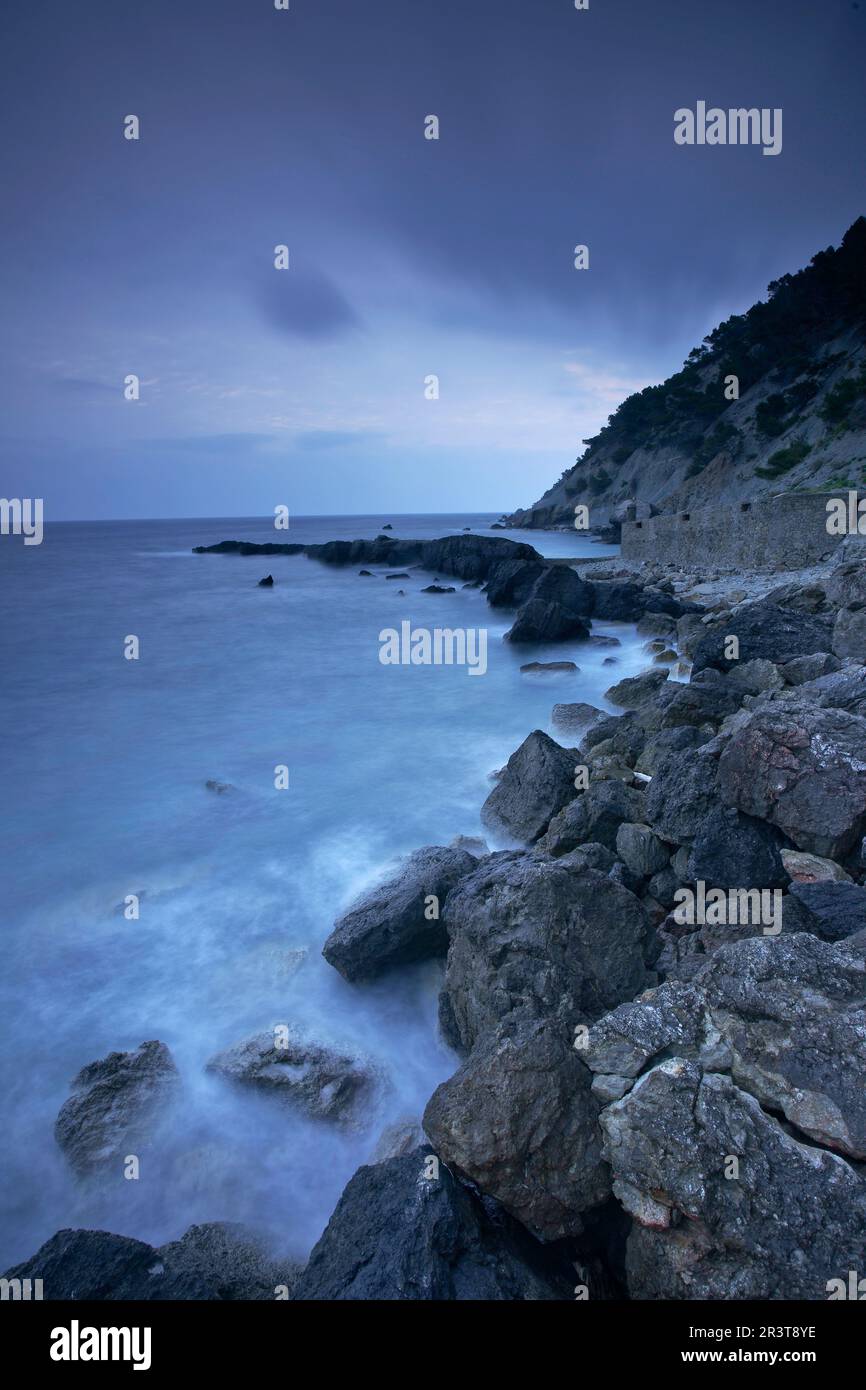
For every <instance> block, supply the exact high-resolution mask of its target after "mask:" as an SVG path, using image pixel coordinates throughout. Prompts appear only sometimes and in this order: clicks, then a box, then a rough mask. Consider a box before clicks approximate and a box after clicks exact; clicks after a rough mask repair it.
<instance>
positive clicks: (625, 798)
mask: <svg viewBox="0 0 866 1390" xmlns="http://www.w3.org/2000/svg"><path fill="white" fill-rule="evenodd" d="M643 815H644V793H643V792H641V791H637V790H636V789H635V788H634V787H629V786H626V785H625V783H624V782H621V781H618V780H616V779H610V780H604V781H598V782H596V781H593V782H590V785H589V786H588V787H587V789H586V791H585V792H584V793H583V794H582V795H581V796H577V797H575V799H574V800H573V801H570V802H569V803H568V805H567V806H566V807H564V809H563V810H562V811H560V812H559V814H558V815H556V816H554V817H553V820H552V821H551V822H550V825H549V827H548V830H547V834H546V835H545V836H544V837H543V838H542V839H541V840H539V842H538V848H539V849H543V850H544V851H546V853H547V854H551V855H553V856H554V857H557V856H559V855H562V854H570V853H571V851H572V850H573V849H577V847H578V845H583V844H587V843H589V842H590V841H592V842H594V843H596V844H601V845H604V846H605V847H606V848H607V849H615V848H616V837H617V835H618V833H619V828H620V826H621V825H622V824H623V823H624V822H626V821H642V820H643Z"/></svg>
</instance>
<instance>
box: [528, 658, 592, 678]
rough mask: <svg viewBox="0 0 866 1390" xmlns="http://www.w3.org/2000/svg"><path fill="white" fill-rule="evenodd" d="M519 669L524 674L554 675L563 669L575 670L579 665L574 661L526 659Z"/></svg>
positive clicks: (578, 668)
mask: <svg viewBox="0 0 866 1390" xmlns="http://www.w3.org/2000/svg"><path fill="white" fill-rule="evenodd" d="M520 669H521V671H522V672H523V673H524V674H525V675H544V674H545V673H548V674H550V675H556V674H562V672H563V671H568V672H569V673H570V672H572V671H574V672H577V671H579V670H580V667H579V666H578V665H577V664H576V663H575V662H574V661H528V662H526V664H525V665H523V666H521V668H520Z"/></svg>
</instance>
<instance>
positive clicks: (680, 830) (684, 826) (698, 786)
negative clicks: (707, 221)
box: [645, 748, 719, 845]
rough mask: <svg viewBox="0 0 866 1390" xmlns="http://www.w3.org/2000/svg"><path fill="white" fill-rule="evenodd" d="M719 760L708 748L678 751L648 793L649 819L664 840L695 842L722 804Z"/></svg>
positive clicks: (654, 778) (681, 842)
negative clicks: (719, 804)
mask: <svg viewBox="0 0 866 1390" xmlns="http://www.w3.org/2000/svg"><path fill="white" fill-rule="evenodd" d="M718 775H719V765H718V760H717V759H716V758H715V757H713V756H712V754H711V753H709V752H708V751H706V749H702V748H698V749H697V750H696V751H694V752H692V751H686V752H683V753H675V754H673V756H671V757H669V758H668V759H667V760H666V761H664V762H663V763H662V764H661V766H660V767H659V768H658V770H657V771H656V774H655V776H654V777H653V779H652V781H651V782H650V784H649V788H648V789H647V793H646V815H645V819H646V820H647V822H648V823H649V824H650V825H651V826H652V827H653V829H654V830H655V832H656V834H657V835H660V836H661V838H662V839H663V840H669V841H670V842H671V843H672V844H676V845H691V844H692V843H693V842H694V840H695V838H696V837H697V836H698V835H699V833H700V831H701V828H702V826H703V824H704V822H705V821H706V818H707V816H708V815H709V814H710V812H711V811H713V810H714V809H715V807H716V806H717V805H718V803H719V791H718Z"/></svg>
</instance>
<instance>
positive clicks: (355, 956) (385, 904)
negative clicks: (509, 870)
mask: <svg viewBox="0 0 866 1390" xmlns="http://www.w3.org/2000/svg"><path fill="white" fill-rule="evenodd" d="M477 862H478V861H477V859H476V858H475V857H474V856H473V855H472V854H469V853H467V852H466V851H465V850H461V849H447V848H443V847H441V846H438V845H434V846H431V847H429V848H427V849H419V850H416V851H415V853H414V854H413V855H411V856H410V858H409V859H408V861H407V862H406V864H404V865H403V867H402V868H401V869H400V871H399V873H398V874H397V875H396V876H395V877H393V878H390V879H388V881H387V882H386V883H383V884H380V885H379V886H378V887H377V888H374V889H373V890H372V891H371V892H369V893H367V894H365V895H364V897H363V898H362V899H361V901H360V902H359V903H358V904H357V905H356V906H355V907H353V908H351V909H350V911H349V912H346V913H344V915H343V916H342V917H340V918H339V920H338V921H337V922H336V923H335V925H334V930H333V931H332V932H331V935H330V936H329V937H328V939H327V941H326V942H325V944H324V946H323V947H322V955H323V956H324V957H325V960H326V961H328V963H329V964H330V965H333V967H334V969H335V970H339V972H340V974H341V975H343V976H344V977H345V979H347V980H352V981H357V980H369V979H372V978H373V977H374V976H375V975H379V974H381V973H382V972H383V971H385V970H389V969H393V968H394V967H395V966H400V965H408V964H410V963H411V962H412V961H417V960H427V959H429V958H430V957H432V956H444V954H445V952H446V950H447V949H448V938H447V935H446V933H445V926H444V923H443V922H442V920H441V913H442V910H443V908H444V906H445V903H446V901H447V898H448V894H449V893H450V892H451V889H452V888H453V887H454V885H455V884H456V883H458V882H459V881H460V879H461V878H463V877H465V875H466V874H469V873H471V872H472V871H473V869H474V868H475V867H476V865H477Z"/></svg>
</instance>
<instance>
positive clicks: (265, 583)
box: [258, 574, 274, 589]
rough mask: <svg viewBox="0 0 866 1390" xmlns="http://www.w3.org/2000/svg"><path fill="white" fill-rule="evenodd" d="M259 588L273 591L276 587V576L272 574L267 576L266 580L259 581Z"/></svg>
mask: <svg viewBox="0 0 866 1390" xmlns="http://www.w3.org/2000/svg"><path fill="white" fill-rule="evenodd" d="M258 587H259V588H260V589H272V588H273V587H274V576H273V575H272V574H266V575H265V577H264V579H260V580H259V583H258Z"/></svg>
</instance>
